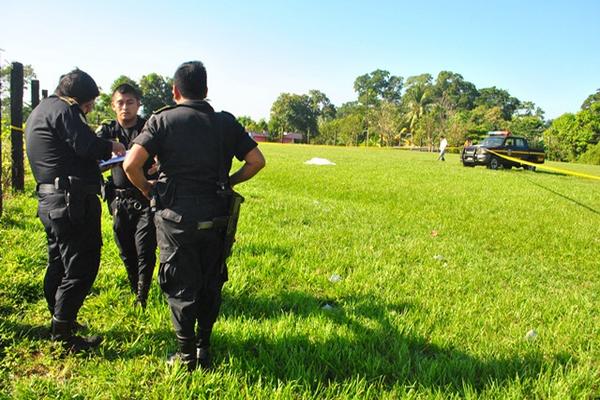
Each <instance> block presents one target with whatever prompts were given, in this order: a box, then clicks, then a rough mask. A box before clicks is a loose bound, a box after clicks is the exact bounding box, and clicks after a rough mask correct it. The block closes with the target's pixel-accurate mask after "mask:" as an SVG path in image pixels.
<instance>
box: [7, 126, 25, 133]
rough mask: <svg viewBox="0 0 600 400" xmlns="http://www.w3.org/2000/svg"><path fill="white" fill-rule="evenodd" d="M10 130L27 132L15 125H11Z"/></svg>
mask: <svg viewBox="0 0 600 400" xmlns="http://www.w3.org/2000/svg"><path fill="white" fill-rule="evenodd" d="M10 129H13V130H15V131H19V132H25V129H24V128H19V127H18V126H14V125H11V126H10Z"/></svg>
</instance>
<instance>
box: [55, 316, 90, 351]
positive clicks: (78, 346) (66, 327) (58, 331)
mask: <svg viewBox="0 0 600 400" xmlns="http://www.w3.org/2000/svg"><path fill="white" fill-rule="evenodd" d="M73 327H74V321H59V320H57V319H56V318H52V336H51V339H52V340H54V341H58V342H62V345H63V347H64V348H65V350H67V351H69V352H71V353H79V352H81V351H86V350H90V349H92V348H94V347H98V345H99V344H100V343H101V342H102V337H101V336H85V337H82V336H77V335H74V334H73Z"/></svg>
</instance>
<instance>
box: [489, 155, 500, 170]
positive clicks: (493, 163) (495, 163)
mask: <svg viewBox="0 0 600 400" xmlns="http://www.w3.org/2000/svg"><path fill="white" fill-rule="evenodd" d="M501 166H502V164H501V163H500V160H498V159H497V158H496V157H492V158H491V159H490V162H489V164H488V165H487V167H488V168H489V169H499V168H500V167H501Z"/></svg>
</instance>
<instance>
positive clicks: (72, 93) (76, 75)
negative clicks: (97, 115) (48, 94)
mask: <svg viewBox="0 0 600 400" xmlns="http://www.w3.org/2000/svg"><path fill="white" fill-rule="evenodd" d="M54 93H55V94H56V95H57V96H68V97H73V98H74V99H75V100H77V102H78V103H79V104H83V103H87V102H88V101H90V100H94V99H95V98H96V97H98V95H99V94H100V91H99V90H98V86H97V85H96V82H95V81H94V79H93V78H92V77H91V76H89V75H88V74H87V73H85V72H83V71H82V70H80V69H79V68H75V69H74V70H73V71H71V72H68V73H66V74H64V75H61V77H60V80H59V82H58V86H57V87H56V90H55V91H54Z"/></svg>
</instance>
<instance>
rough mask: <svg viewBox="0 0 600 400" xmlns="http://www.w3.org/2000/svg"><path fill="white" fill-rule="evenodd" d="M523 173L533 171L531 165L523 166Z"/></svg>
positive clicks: (533, 168)
mask: <svg viewBox="0 0 600 400" xmlns="http://www.w3.org/2000/svg"><path fill="white" fill-rule="evenodd" d="M523 169H524V170H525V171H535V167H534V166H532V165H523Z"/></svg>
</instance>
